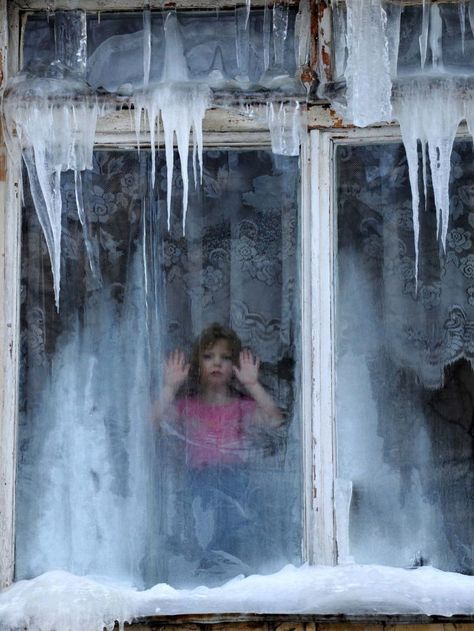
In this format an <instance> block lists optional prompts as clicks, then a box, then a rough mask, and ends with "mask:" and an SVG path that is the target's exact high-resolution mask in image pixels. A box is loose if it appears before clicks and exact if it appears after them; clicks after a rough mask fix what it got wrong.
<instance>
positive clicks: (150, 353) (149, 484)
mask: <svg viewBox="0 0 474 631" xmlns="http://www.w3.org/2000/svg"><path fill="white" fill-rule="evenodd" d="M175 158H176V156H175ZM203 166H204V169H203V184H202V187H201V188H200V189H197V190H195V189H193V190H192V191H190V198H189V209H188V220H187V230H186V235H185V236H183V233H182V223H181V219H182V218H181V204H182V200H181V196H182V191H183V182H182V178H181V176H180V174H179V173H177V172H176V171H175V173H174V176H173V190H174V191H175V194H174V197H173V202H172V203H173V209H172V210H173V212H172V214H171V217H172V221H171V227H170V231H169V232H168V230H167V228H166V223H167V213H166V187H167V174H166V173H167V171H166V162H165V158H164V155H163V154H162V153H157V154H156V176H157V178H156V181H157V189H156V190H155V191H152V189H150V188H149V182H150V173H151V157H150V153H149V152H147V151H145V150H143V151H141V152H140V154H137V152H136V151H96V152H95V153H94V161H93V169H92V171H87V172H85V173H84V174H83V180H82V194H83V201H84V222H83V223H84V225H81V222H80V221H79V218H78V216H77V209H76V199H75V197H76V196H75V183H74V177H73V176H72V174H71V173H70V172H69V173H65V174H64V178H63V181H62V197H63V204H62V208H63V230H62V240H63V242H62V250H61V264H62V270H61V272H62V279H63V285H62V289H61V303H60V310H59V313H58V312H57V311H56V310H55V306H54V292H53V282H52V274H51V268H50V263H49V259H48V255H47V248H46V245H45V242H44V237H43V235H42V231H41V227H40V225H39V223H38V220H37V218H36V215H35V212H34V208H33V205H32V201H31V198H30V197H29V191H28V186H26V187H25V192H26V197H25V209H24V222H23V247H22V255H23V267H22V269H23V283H22V312H21V317H22V349H23V354H22V365H21V374H22V385H21V391H20V401H21V406H20V423H19V432H18V475H17V501H16V526H17V536H16V577H17V579H22V578H26V577H32V576H37V575H39V574H40V573H42V572H45V571H46V570H50V569H65V570H68V571H70V572H74V573H76V574H89V575H95V576H98V575H102V576H111V577H113V578H118V579H122V580H124V581H127V582H132V583H133V584H135V585H139V586H146V585H152V584H156V583H158V582H168V583H170V584H172V585H179V586H185V585H196V584H207V585H214V584H217V583H220V582H222V581H224V580H227V579H229V578H231V577H233V576H236V575H237V574H241V573H243V574H250V573H255V572H262V573H265V572H269V571H272V570H276V569H279V568H281V567H282V566H284V565H285V564H287V563H298V562H300V561H301V557H300V554H301V552H300V550H301V539H302V530H301V514H302V505H301V502H302V493H301V456H300V453H301V444H300V417H299V405H298V401H299V392H298V385H297V384H298V380H297V377H296V374H297V371H298V368H299V362H298V356H299V351H298V349H299V339H298V337H297V334H296V333H295V331H298V330H299V327H298V318H299V314H298V309H297V303H296V300H295V296H297V295H298V291H297V264H296V262H297V256H298V236H297V230H298V210H297V187H298V160H297V159H296V158H281V157H278V158H275V157H274V156H273V155H272V154H271V152H270V151H266V150H261V151H256V150H254V151H252V150H248V151H244V150H242V151H225V150H222V151H220V150H213V151H210V150H209V151H205V152H204V165H203ZM190 168H192V165H190ZM214 322H217V323H219V324H220V325H223V326H225V327H231V328H232V329H233V330H234V331H235V333H236V334H237V336H238V337H239V338H240V340H241V343H242V346H243V347H244V348H248V349H250V351H251V353H252V361H253V366H254V367H255V358H256V357H258V358H259V360H260V366H259V370H258V378H259V383H260V384H261V385H262V387H263V388H264V391H265V393H266V396H267V397H268V398H267V402H268V401H270V402H271V406H273V407H272V408H271V410H270V411H269V412H265V411H264V410H263V408H264V407H265V406H263V407H262V405H261V403H260V399H261V398H262V395H261V393H260V395H259V394H258V393H255V390H251V386H250V385H249V386H247V385H246V384H247V383H250V382H248V381H245V379H243V376H242V374H241V375H240V377H238V375H237V376H236V377H235V378H234V377H232V379H229V381H227V377H226V380H225V382H224V385H225V388H224V390H222V392H224V393H225V395H226V397H227V398H226V400H225V401H224V402H223V404H222V406H221V407H219V405H217V404H216V405H217V408H216V407H215V406H214V407H212V405H213V403H212V402H211V403H209V405H207V403H203V401H201V396H204V394H203V393H204V392H205V393H206V396H208V394H209V389H207V390H205V389H204V386H203V385H202V384H203V383H204V381H202V380H201V377H200V374H201V373H199V374H198V376H197V384H198V385H197V386H196V383H195V384H194V385H195V386H196V387H195V389H194V390H193V389H192V387H191V384H189V388H188V385H187V384H186V383H185V384H183V389H182V390H181V391H180V392H177V393H175V399H174V401H173V403H172V405H170V406H169V409H167V410H166V413H165V414H161V415H160V417H159V418H157V417H158V414H157V412H156V404H157V401H158V400H161V394H160V393H162V391H163V390H162V384H163V380H164V376H166V371H165V370H164V366H165V364H166V361H167V358H169V357H170V354H171V353H172V352H173V351H174V350H176V349H180V350H181V351H182V352H184V353H185V355H186V358H187V361H188V360H190V358H191V349H192V346H193V343H194V342H195V340H196V338H197V337H198V336H200V334H201V333H202V331H203V330H205V329H207V328H208V327H209V326H210V325H211V324H212V323H214ZM207 350H209V349H208V347H207V346H206V348H204V349H203V353H204V351H207ZM211 350H212V345H211ZM199 357H201V355H199ZM202 357H204V355H202ZM200 361H202V362H204V359H202V360H200ZM235 364H236V365H237V367H238V368H239V370H240V373H242V366H243V359H242V357H240V358H239V357H238V358H237V360H236V361H235ZM199 366H201V364H199ZM219 371H221V368H218V369H217V373H219ZM221 372H222V371H221ZM219 374H220V373H219ZM226 374H227V373H226ZM217 378H218V379H219V378H220V377H219V375H218V376H217ZM202 379H204V378H202ZM251 385H254V383H253V380H252V384H251ZM227 386H229V390H227ZM201 387H202V389H201ZM211 390H212V389H211ZM251 392H252V394H251ZM211 394H212V392H211ZM259 397H260V398H259ZM206 401H207V400H206ZM196 406H197V407H199V406H200V407H199V409H198V410H197V408H196ZM211 408H212V409H211ZM275 409H277V412H275ZM203 410H204V411H203ZM216 410H217V412H216ZM236 410H237V411H236ZM178 413H179V414H180V418H176V414H178ZM277 417H278V418H277ZM274 421H275V422H274ZM212 423H217V424H218V426H219V427H220V428H221V429H215V427H214V428H210V425H212ZM219 424H220V425H219ZM203 427H204V429H206V431H207V430H208V431H207V433H206V432H205V431H204V430H203Z"/></svg>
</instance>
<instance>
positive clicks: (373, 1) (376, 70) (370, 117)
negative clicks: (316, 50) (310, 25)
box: [343, 0, 392, 127]
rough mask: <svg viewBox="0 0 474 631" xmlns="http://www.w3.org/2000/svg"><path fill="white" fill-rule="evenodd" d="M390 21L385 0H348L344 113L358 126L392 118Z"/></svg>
mask: <svg viewBox="0 0 474 631" xmlns="http://www.w3.org/2000/svg"><path fill="white" fill-rule="evenodd" d="M386 21H387V16H386V13H385V11H384V9H383V8H382V4H381V0H348V2H347V50H348V57H347V68H346V81H347V91H346V97H347V109H346V111H345V112H343V114H345V118H346V119H347V120H348V121H350V122H352V123H354V125H357V126H358V127H365V126H367V125H370V124H372V123H380V122H382V121H389V120H391V118H392V106H391V101H390V98H391V93H392V81H391V78H390V59H389V50H388V39H387V35H386V32H385V25H386Z"/></svg>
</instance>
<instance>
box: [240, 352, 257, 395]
mask: <svg viewBox="0 0 474 631" xmlns="http://www.w3.org/2000/svg"><path fill="white" fill-rule="evenodd" d="M259 368H260V360H259V359H258V357H255V358H254V356H253V355H252V353H251V352H250V351H249V350H248V349H244V350H243V351H242V352H241V353H240V356H239V366H238V367H237V366H234V374H235V376H236V377H237V379H238V380H239V381H240V383H241V384H242V385H243V386H245V387H246V388H248V387H251V386H254V385H255V384H257V383H258V369H259Z"/></svg>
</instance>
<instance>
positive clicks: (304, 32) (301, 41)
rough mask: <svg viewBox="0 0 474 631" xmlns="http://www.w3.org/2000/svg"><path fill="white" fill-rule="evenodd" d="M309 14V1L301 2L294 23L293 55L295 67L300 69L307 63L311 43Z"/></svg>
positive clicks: (303, 0) (302, 0)
mask: <svg viewBox="0 0 474 631" xmlns="http://www.w3.org/2000/svg"><path fill="white" fill-rule="evenodd" d="M310 27H311V14H310V10H309V0H301V1H300V6H299V10H298V14H297V16H296V23H295V55H296V67H297V68H301V67H302V66H305V65H306V64H307V63H308V60H309V49H310V41H311V31H310Z"/></svg>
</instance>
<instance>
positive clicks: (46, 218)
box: [4, 62, 99, 308]
mask: <svg viewBox="0 0 474 631" xmlns="http://www.w3.org/2000/svg"><path fill="white" fill-rule="evenodd" d="M51 97H53V98H54V99H55V100H54V101H53V100H49V99H50V98H51ZM4 113H5V121H6V126H7V138H8V139H9V141H10V144H11V142H12V140H13V138H14V135H15V134H16V138H17V140H18V144H19V147H20V149H21V150H22V151H23V158H24V160H25V164H26V166H27V169H28V176H29V182H30V189H31V193H32V196H33V200H34V204H35V208H36V212H37V214H38V218H39V221H40V223H41V227H42V228H43V232H44V235H45V239H46V244H47V247H48V251H49V255H50V258H51V267H52V272H53V277H54V294H55V300H56V306H57V307H58V308H59V288H60V275H61V216H62V199H61V173H62V172H63V171H68V170H69V169H72V170H73V171H75V172H76V173H77V172H80V171H83V170H84V169H90V168H91V167H92V150H93V145H94V136H95V128H96V122H97V117H98V114H99V107H98V104H97V99H96V98H95V96H94V95H93V94H92V93H91V91H90V89H89V88H88V86H87V84H86V83H85V82H84V81H82V80H81V79H79V78H78V77H75V76H73V75H72V74H71V73H69V71H68V70H67V69H66V68H65V67H64V66H62V65H61V64H59V63H57V62H55V63H53V64H51V65H50V66H46V67H45V66H42V67H39V68H36V69H35V70H34V74H33V73H32V72H29V71H28V70H27V71H25V72H23V73H20V75H18V76H17V77H15V78H14V79H13V80H12V81H11V82H10V83H9V85H8V87H7V91H6V95H5V98H4ZM11 153H12V155H13V154H14V153H15V152H14V150H13V147H12V151H11Z"/></svg>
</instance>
